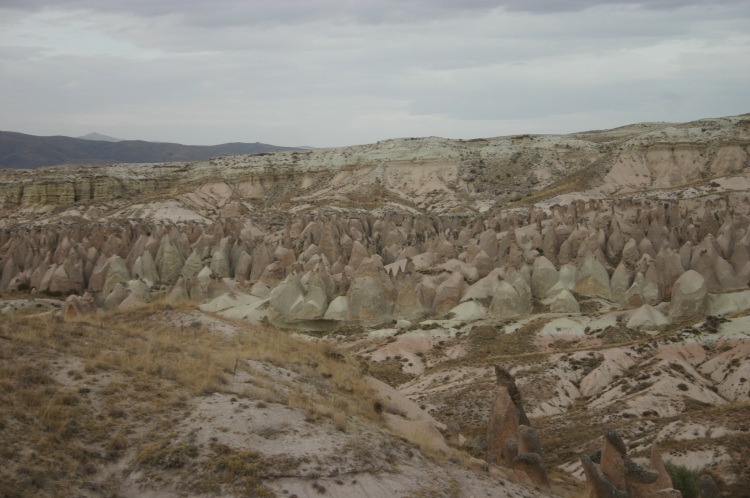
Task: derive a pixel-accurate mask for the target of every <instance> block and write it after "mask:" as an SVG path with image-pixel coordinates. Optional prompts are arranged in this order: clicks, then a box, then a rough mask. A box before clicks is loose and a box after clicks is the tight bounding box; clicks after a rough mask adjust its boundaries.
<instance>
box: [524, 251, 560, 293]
mask: <svg viewBox="0 0 750 498" xmlns="http://www.w3.org/2000/svg"><path fill="white" fill-rule="evenodd" d="M559 279H560V275H559V272H558V271H557V268H555V265H553V264H552V262H551V261H550V260H549V259H547V258H546V257H544V256H540V257H538V258H536V260H535V261H534V268H533V271H532V272H531V293H532V295H533V296H534V297H536V298H540V299H541V298H543V297H546V296H547V293H548V292H549V290H550V289H551V288H552V287H553V286H554V285H555V284H556V283H557V282H558V280H559Z"/></svg>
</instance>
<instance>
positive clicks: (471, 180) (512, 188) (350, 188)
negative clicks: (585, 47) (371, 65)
mask: <svg viewBox="0 0 750 498" xmlns="http://www.w3.org/2000/svg"><path fill="white" fill-rule="evenodd" d="M749 129H750V118H747V117H742V116H740V117H730V118H718V119H712V120H702V121H697V122H694V123H687V124H683V125H672V124H665V123H661V124H659V123H653V124H640V125H632V126H628V127H623V128H618V129H615V130H609V131H601V132H587V133H579V134H572V135H562V136H560V135H524V136H516V137H499V138H489V139H479V140H446V139H440V138H435V137H430V138H418V139H395V140H386V141H382V142H378V143H377V144H370V145H361V146H353V147H342V148H336V149H320V150H313V151H307V152H282V153H275V154H259V155H251V156H228V157H222V158H217V159H213V160H210V161H204V162H196V163H167V164H152V165H109V166H64V167H57V168H47V169H41V170H36V171H29V172H20V171H6V172H3V173H2V175H0V200H2V202H3V205H4V206H6V208H17V207H24V206H40V205H41V206H44V205H51V206H72V205H76V204H91V203H102V202H105V203H106V202H109V201H112V200H118V199H119V200H123V202H124V203H125V202H127V201H136V200H137V199H138V198H139V197H141V196H144V197H148V196H150V195H151V196H174V195H178V194H180V193H185V192H189V191H190V190H193V189H195V188H196V187H198V188H200V187H201V186H202V185H205V184H209V183H218V182H224V183H226V184H227V185H229V186H230V188H231V189H233V191H234V192H235V194H236V197H237V198H238V199H240V200H242V199H250V200H256V201H264V200H265V201H269V198H273V200H274V201H277V200H282V201H284V203H283V206H284V207H286V208H287V209H288V208H289V207H295V206H302V208H303V209H304V208H305V207H307V204H313V205H321V204H325V205H328V206H338V207H342V208H345V209H346V208H351V207H356V206H357V205H358V204H368V202H369V203H372V201H376V202H379V203H380V204H383V203H385V202H386V201H388V202H395V203H397V204H401V205H402V206H401V208H402V209H405V208H415V209H417V210H419V211H423V212H430V213H434V214H444V213H448V212H458V211H461V212H472V211H477V210H478V211H480V212H484V211H486V210H488V209H489V208H491V207H500V206H503V205H504V204H506V203H508V202H512V201H520V200H522V199H524V198H527V197H529V196H535V197H550V196H552V195H559V194H563V193H568V192H577V193H581V192H584V191H592V192H594V193H596V194H597V195H602V194H604V195H612V194H619V195H622V194H627V193H632V192H636V191H640V190H644V189H653V188H674V187H679V186H681V185H685V184H688V183H691V182H696V181H701V180H705V179H711V178H714V177H722V176H726V175H735V174H741V173H742V172H743V171H744V169H745V168H747V167H748V166H749V165H750V159H749V157H750V156H749V152H750V132H748V130H749ZM366 186H377V188H379V189H380V192H379V193H380V198H379V199H378V198H376V199H373V198H371V197H370V196H368V195H366V194H367V188H365V187H366ZM363 192H364V194H363ZM264 204H265V205H264V206H263V207H264V208H269V209H274V208H276V207H279V204H278V202H265V203H264ZM368 207H371V206H368Z"/></svg>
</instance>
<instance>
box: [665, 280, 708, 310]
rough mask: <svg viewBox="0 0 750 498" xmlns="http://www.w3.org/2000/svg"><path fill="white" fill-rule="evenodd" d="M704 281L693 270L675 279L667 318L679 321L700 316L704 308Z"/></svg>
mask: <svg viewBox="0 0 750 498" xmlns="http://www.w3.org/2000/svg"><path fill="white" fill-rule="evenodd" d="M707 293H708V292H707V289H706V281H705V280H704V278H703V276H702V275H701V274H700V273H698V272H697V271H695V270H688V271H686V272H685V273H683V274H682V276H680V278H678V279H677V281H676V282H675V283H674V286H673V288H672V302H671V304H670V306H669V318H670V319H671V320H672V321H680V320H684V319H687V318H690V317H693V316H695V315H701V314H703V313H704V312H705V308H706V295H707Z"/></svg>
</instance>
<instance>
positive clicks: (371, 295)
mask: <svg viewBox="0 0 750 498" xmlns="http://www.w3.org/2000/svg"><path fill="white" fill-rule="evenodd" d="M749 154H750V118H748V117H747V116H737V117H728V118H718V119H706V120H701V121H697V122H693V123H686V124H666V123H647V124H639V125H631V126H627V127H623V128H618V129H615V130H608V131H594V132H585V133H577V134H572V135H565V136H533V135H531V136H516V137H500V138H491V139H480V140H470V141H459V140H445V139H439V138H423V139H398V140H388V141H383V142H379V143H377V144H371V145H363V146H356V147H346V148H339V149H327V150H326V149H324V150H314V151H309V152H293V153H287V152H283V153H275V154H269V155H256V156H230V157H224V158H218V159H215V160H212V161H208V162H202V163H190V164H181V163H170V164H158V165H111V166H106V167H94V166H70V167H61V168H54V169H46V170H37V171H33V172H17V171H13V172H4V173H2V177H1V178H0V181H1V183H0V198H2V199H3V213H4V217H3V219H2V225H0V226H2V229H1V230H0V258H1V259H0V262H1V264H2V273H1V274H0V291H2V292H6V293H11V294H7V296H8V298H13V297H20V299H18V300H12V299H9V300H6V301H4V302H3V303H4V304H3V310H4V311H3V312H4V313H9V314H16V315H18V314H21V315H23V314H26V313H32V312H33V311H34V310H35V309H37V308H36V307H37V306H39V307H42V308H43V307H45V306H53V307H54V306H55V303H57V305H58V306H59V307H60V311H59V314H60V316H61V317H62V319H64V320H66V322H65V323H66V326H67V324H68V323H89V325H88V326H91V325H90V323H92V322H91V321H92V320H93V321H94V322H95V321H96V320H97V319H98V318H97V317H99V316H101V315H100V314H99V313H102V311H97V310H103V309H104V310H111V311H109V312H108V313H120V314H125V315H126V314H127V313H141V311H138V310H142V309H144V308H143V307H144V306H149V303H153V302H156V303H158V306H165V305H169V306H180V307H181V306H187V307H188V308H189V309H196V310H197V311H195V312H196V313H200V314H201V316H204V314H209V315H210V316H212V317H213V318H212V320H238V321H239V322H237V323H242V324H245V325H243V326H245V327H250V328H251V330H255V328H262V329H263V330H267V328H276V329H279V330H284V331H286V332H279V333H280V334H281V333H283V334H287V333H288V332H289V331H292V330H295V331H297V332H298V333H300V334H302V336H301V337H309V336H310V334H312V335H313V336H315V338H316V339H315V341H320V342H321V343H322V344H325V345H326V346H325V347H326V348H330V350H328V351H335V353H331V356H332V357H334V358H339V357H340V358H345V359H346V361H347V362H354V363H356V364H358V365H359V367H358V368H359V370H358V371H359V372H364V373H365V374H366V376H367V377H369V378H375V379H380V380H381V381H383V382H385V384H381V383H376V382H375V381H374V380H373V381H371V382H373V383H374V384H373V385H375V386H379V388H380V389H381V390H388V389H391V390H390V391H387V392H388V393H389V394H386V395H383V394H382V393H381V398H382V396H386V397H388V396H390V398H389V399H396V398H398V399H399V400H400V402H403V403H411V404H410V405H409V406H410V408H409V409H405V408H398V409H394V410H393V411H394V412H395V413H396V414H401V415H403V414H411V416H410V417H409V416H407V417H406V418H407V419H408V420H410V421H411V422H414V423H416V422H419V424H421V425H420V427H422V429H423V430H424V431H427V433H428V434H430V436H429V437H428V438H427V439H429V440H430V441H432V442H431V443H430V444H429V445H428V446H429V447H430V448H431V451H433V452H435V451H436V452H437V453H436V454H443V455H451V453H450V452H452V451H457V452H459V453H457V454H460V455H463V456H460V457H459V456H455V455H454V456H453V457H450V456H446V457H445V458H448V459H449V461H450V459H451V458H453V459H455V460H456V461H457V462H459V463H460V462H464V466H463V467H461V466H459V467H457V468H456V469H455V472H457V473H458V474H455V473H454V474H450V475H451V476H453V477H452V478H453V479H455V480H456V481H455V482H464V481H462V479H464V478H465V477H466V476H471V475H474V476H475V478H476V479H477V482H478V483H481V482H484V481H482V479H484V478H485V477H486V476H484V477H477V476H480V475H482V474H481V472H480V474H476V470H474V469H475V467H476V466H477V462H476V461H475V460H473V458H478V459H484V458H485V457H486V456H487V444H488V442H487V438H486V433H487V432H486V431H487V424H488V416H489V411H490V407H491V405H492V403H493V396H494V393H495V391H496V386H495V382H494V380H495V378H494V374H493V372H494V367H495V366H496V365H498V364H500V365H502V366H503V367H504V368H507V369H508V370H509V371H510V372H512V374H513V375H514V376H515V378H516V380H517V383H518V388H519V389H520V392H521V394H522V397H523V400H524V401H523V402H524V405H525V410H526V413H528V417H529V419H530V423H531V425H532V426H533V427H534V428H535V430H536V433H537V434H538V436H539V438H540V440H541V443H542V445H543V446H544V451H543V453H544V462H545V465H546V467H547V470H548V471H549V473H550V475H551V476H552V484H553V486H552V488H550V489H548V490H547V492H551V493H556V494H562V495H566V494H570V493H573V494H575V493H576V492H577V491H576V489H577V488H576V486H578V485H577V484H576V482H577V481H576V479H581V481H580V482H581V483H582V482H583V481H582V480H583V477H584V476H583V474H584V467H585V465H588V464H586V463H585V462H586V460H585V459H584V460H582V459H581V458H580V456H581V454H591V453H593V452H594V451H595V450H596V449H597V448H598V447H601V445H602V434H603V432H604V430H605V429H608V428H609V429H613V428H614V429H617V431H618V432H619V434H620V435H621V436H622V438H623V439H624V441H625V443H626V444H627V445H628V446H629V448H628V454H629V455H630V456H631V457H633V458H634V459H635V460H636V461H638V462H639V463H645V462H646V461H647V460H648V457H649V454H650V451H651V449H650V448H651V445H652V444H654V443H658V447H659V448H660V449H661V454H662V455H663V458H664V459H665V460H668V461H671V462H673V463H676V464H682V465H686V466H687V467H689V468H691V469H693V470H695V471H696V472H700V473H703V474H708V475H711V476H713V478H714V479H715V480H716V482H718V486H719V490H720V492H721V493H723V495H725V496H741V493H742V492H743V491H742V490H744V489H746V488H747V485H748V484H750V475H748V474H747V469H746V468H745V466H744V463H743V462H746V461H748V459H750V441H749V440H748V425H747V421H746V419H747V410H748V406H749V405H748V402H750V384H748V379H750V359H748V352H750V349H749V348H750V337H748V333H747V327H746V325H747V323H748V316H750V291H748V290H747V289H748V282H750V231H749V227H750V198H749V195H750V192H748V187H750V169H748V167H750V159H748V157H749ZM67 296H70V297H67ZM50 299H51V300H50ZM55 299H60V301H55ZM63 300H64V302H63ZM37 311H38V310H37ZM105 316H110V315H105ZM117 316H123V315H117ZM222 323H223V322H222ZM233 323H234V322H233ZM233 326H235V325H233ZM66 330H67V329H66ZM205 332H206V331H204V330H203V329H201V333H200V334H198V333H196V334H198V335H199V336H200V335H201V334H203V333H205ZM5 335H6V336H8V337H9V338H10V339H12V340H13V341H15V340H16V339H17V337H16V336H14V335H13V333H11V331H8V332H6V333H5ZM10 339H6V340H10ZM307 340H310V339H307ZM316 343H317V342H316ZM14 344H15V342H14ZM14 347H15V346H14ZM212 347H214V346H212ZM59 348H60V345H59V344H56V345H54V347H53V350H55V351H58V350H59ZM35 354H39V353H35ZM5 360H6V361H7V362H9V364H13V361H12V358H11V356H6V357H5ZM226 368H229V367H226ZM226 368H225V370H226ZM274 368H288V367H287V366H285V365H284V364H283V362H282V364H275V367H274ZM313 368H317V367H313ZM297 373H298V374H299V372H297ZM324 373H330V372H324ZM290 375H292V374H290ZM358 375H360V374H358ZM309 382H312V381H311V380H310V379H309V378H305V379H304V380H301V381H300V383H301V384H306V383H309ZM313 384H315V383H314V382H313ZM389 386H390V387H389ZM393 388H395V390H393ZM324 391H325V390H324ZM226 392H227V394H226V395H227V396H230V395H234V396H235V397H236V394H237V393H236V392H235V391H233V390H231V389H229V390H228V391H226ZM326 392H329V391H326ZM348 396H354V397H353V398H351V397H350V398H348V401H347V403H348V404H350V405H351V404H356V403H357V402H356V401H355V398H357V396H359V395H358V394H356V395H355V394H352V393H351V392H350V393H349V394H348ZM238 399H239V398H238ZM363 399H369V398H363ZM194 403H198V404H200V403H202V401H200V400H198V401H194ZM365 405H366V406H368V407H371V406H372V405H373V402H372V401H371V400H369V401H366V402H365ZM191 406H192V411H191V412H190V415H188V414H187V413H186V417H188V418H189V417H195V416H197V415H196V413H203V412H201V410H208V411H211V410H214V412H215V413H214V412H211V413H212V414H213V415H212V416H215V417H219V418H221V417H224V416H225V414H226V413H228V412H229V410H230V408H229V406H230V405H221V406H219V407H216V406H215V407H203V408H199V407H198V405H194V406H193V405H191ZM201 406H202V405H201ZM404 406H405V405H404ZM381 407H382V405H381ZM274 409H275V410H276V409H277V408H276V407H274ZM368 409H369V408H368ZM278 410H281V411H283V409H282V408H278ZM412 410H413V411H412ZM206 413H208V412H206ZM233 413H234V412H233ZM237 413H239V412H237ZM279 413H280V412H279ZM370 415H371V414H370ZM370 415H367V416H370ZM391 415H394V413H390V414H386V415H384V416H382V417H383V419H381V418H379V417H375V420H374V421H371V422H368V423H370V424H371V425H372V427H384V429H383V430H387V431H390V432H388V433H389V434H399V435H400V436H401V437H404V438H406V439H407V440H410V441H412V443H413V442H414V440H415V438H414V437H413V434H412V433H411V432H410V431H411V430H412V429H405V428H404V427H410V426H408V424H407V425H406V426H405V425H404V424H405V423H406V422H403V421H397V420H392V419H390V418H389V417H390V416H391ZM206 416H207V417H208V415H206ZM363 416H364V415H363ZM238 417H239V415H238ZM209 418H210V417H209ZM365 418H367V417H365ZM206 420H208V419H206ZM243 420H244V419H243ZM295 420H296V419H295ZM298 422H299V421H293V422H290V425H289V426H288V427H289V431H291V432H293V431H295V430H297V431H298V430H301V429H300V428H299V424H298ZM333 422H334V423H335V420H334V421H333ZM226 423H227V424H229V423H230V422H228V421H227V422H226ZM232 423H233V422H232ZM299 423H301V422H299ZM378 424H380V425H378ZM5 427H6V428H7V427H8V425H7V424H6V426H5ZM227 427H229V426H227ZM368 427H369V426H368ZM3 430H5V429H3ZM368 430H370V429H368ZM371 430H373V431H374V430H375V429H374V428H373V429H371ZM441 430H442V431H443V432H442V434H441V432H440V431H441ZM457 431H458V432H460V434H458V435H457ZM451 434H453V435H451ZM216 437H217V438H219V439H221V437H219V436H216ZM321 437H323V436H321ZM325 437H331V438H334V439H335V437H334V436H333V435H331V434H329V435H328V436H325ZM336 437H339V438H341V437H343V436H336ZM373 437H374V436H373ZM378 437H380V436H378ZM383 437H385V436H383ZM344 439H345V438H344ZM444 439H445V441H444ZM377 441H379V439H377V437H376V438H375V439H373V444H375V445H376V446H377V445H379V444H380V443H377ZM417 442H418V441H417ZM448 442H451V444H452V445H453V446H450V445H449V444H448ZM203 443H204V445H203V446H200V448H203V449H200V452H205V451H208V450H207V449H206V448H210V447H211V446H210V443H209V442H206V441H203ZM376 443H377V444H376ZM19 444H20V445H21V446H23V444H21V443H19ZM24 444H28V441H27V442H26V443H24ZM253 444H255V443H253ZM284 444H285V443H284V439H283V437H281V439H279V441H278V442H275V443H269V446H268V448H273V447H276V446H279V447H285V446H284ZM352 444H354V443H352ZM389 444H390V443H389ZM436 445H437V446H436ZM261 446H262V445H261ZM381 446H382V445H381ZM605 446H606V445H605ZM367 447H368V448H370V446H367ZM436 448H437V449H436ZM371 450H372V451H375V450H373V449H372V448H371ZM196 451H198V450H196ZM242 451H244V450H242ZM269 451H270V450H269ZM320 451H322V450H320ZM403 451H404V452H405V453H404V454H408V452H409V451H411V450H409V449H408V448H406V447H404V450H403ZM200 452H199V454H200V455H203V453H200ZM399 455H400V456H398V457H393V458H396V460H397V461H401V460H399V459H400V458H402V457H403V455H401V454H399ZM409 458H411V457H409ZM388 459H389V457H387V456H386V457H384V460H388ZM136 461H137V460H136ZM404 461H406V460H404ZM132 463H133V461H131V462H130V464H129V465H132ZM329 464H330V462H328V463H326V465H329ZM341 465H343V463H342V464H341ZM425 465H427V467H425V469H428V468H429V469H431V470H429V472H437V473H438V474H440V473H441V472H443V470H439V469H441V467H440V465H442V464H440V465H438V464H436V463H435V462H434V461H430V462H428V463H426V464H425ZM299 468H300V467H299V465H298V466H297V467H295V469H297V470H295V471H294V473H293V476H294V478H295V479H300V481H299V483H302V484H300V486H302V487H301V488H299V489H300V490H298V491H295V492H297V493H298V495H299V496H304V495H305V494H304V493H307V492H308V491H310V489H313V488H309V486H310V485H311V482H312V480H311V479H312V474H309V473H305V472H302V471H300V470H299ZM326 468H329V467H326ZM597 468H598V467H597ZM129 469H130V470H131V472H135V470H133V469H135V467H129ZM491 470H492V471H493V472H507V471H501V470H499V468H498V467H496V466H492V467H491ZM424 471H425V472H427V470H424ZM351 472H353V473H357V474H358V475H360V477H358V478H357V481H358V482H362V481H361V479H363V477H361V476H363V475H368V476H370V477H367V478H366V479H371V478H372V479H375V477H373V476H381V477H382V475H384V474H383V473H384V472H385V473H387V469H385V467H382V468H381V467H377V468H369V467H367V468H364V467H363V468H359V469H358V470H351ZM401 472H404V471H403V469H401ZM410 472H411V471H410ZM415 472H416V471H415ZM420 472H421V471H420ZM590 472H591V471H589V473H590ZM406 474H407V475H411V474H409V473H408V472H406ZM459 474H460V475H459ZM129 475H130V474H129ZM522 475H523V472H522V471H521V470H519V468H517V469H516V471H515V472H511V473H510V474H508V473H506V474H503V475H502V478H507V477H511V478H512V479H514V480H516V481H519V482H524V479H523V478H522V477H519V476H522ZM461 476H464V477H461ZM280 477H282V476H279V475H276V474H273V473H265V474H262V475H261V476H260V481H259V483H260V484H259V485H263V486H266V485H267V486H268V487H269V489H271V488H273V486H275V484H274V485H271V484H263V483H264V482H267V483H274V482H280V481H278V479H279V478H280ZM160 478H162V479H163V475H162V476H161V477H160ZM500 478H501V477H497V476H496V477H495V479H500ZM144 479H145V480H143V481H142V482H141V484H143V485H146V486H150V487H151V488H150V489H154V488H158V482H159V481H154V480H151V481H149V480H148V479H147V478H146V477H144ZM263 479H265V480H266V481H264V480H263ZM124 482H125V481H120V484H119V485H124V484H123V483H124ZM175 482H177V481H175ZM295 482H298V481H295ZM436 482H437V481H436ZM439 482H440V483H441V484H440V486H445V485H446V482H447V481H439ZM503 482H504V483H505V481H503ZM379 485H380V484H379ZM379 485H378V486H379ZM478 485H479V484H478ZM508 485H510V483H508ZM581 485H582V484H581ZM304 486H308V487H307V488H305V487H304ZM321 486H323V487H324V488H326V489H327V490H328V492H332V490H331V487H330V482H326V483H325V484H321ZM616 487H617V486H616ZM273 489H276V490H277V491H278V490H279V489H281V488H279V487H278V486H277V487H275V488H273ZM284 489H287V488H284ZM289 489H291V488H289ZM294 489H295V490H296V489H297V488H294ZM305 489H307V491H305ZM343 489H348V488H342V490H343ZM376 489H380V488H377V487H376ZM388 489H390V488H388ZM388 489H386V488H382V490H381V491H380V495H382V496H389V494H388V493H389V492H395V491H393V490H390V491H388ZM399 489H402V488H399ZM403 489H404V490H405V489H407V488H403ZM425 489H427V488H425ZM435 489H443V488H439V487H438V488H435ZM456 489H457V490H456V491H455V493H454V494H458V495H461V493H462V491H461V490H462V489H463V494H464V495H466V496H468V495H469V493H468V492H467V491H466V490H465V489H464V487H463V485H458V488H456ZM483 489H484V488H483ZM519 489H520V488H519ZM523 489H525V490H526V491H523V492H528V493H533V491H531V488H523ZM214 491H215V490H214ZM214 491H212V492H214ZM423 491H424V490H423ZM506 491H507V490H506ZM310 492H312V491H310ZM342 492H344V491H342ZM404 492H406V491H404ZM424 492H426V493H428V492H427V491H424ZM503 492H504V491H503ZM503 492H499V494H498V496H504V495H503V494H502V493H503ZM519 492H520V491H519ZM623 492H626V491H623ZM738 493H739V494H738ZM373 495H378V493H377V492H373ZM428 495H429V493H428ZM448 495H451V493H448ZM342 496H343V495H342ZM630 496H635V495H633V494H632V493H631V494H630Z"/></svg>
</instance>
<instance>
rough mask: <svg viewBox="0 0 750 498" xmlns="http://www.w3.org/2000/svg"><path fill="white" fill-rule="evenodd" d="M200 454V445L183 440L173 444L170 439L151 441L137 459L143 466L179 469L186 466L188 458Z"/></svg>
mask: <svg viewBox="0 0 750 498" xmlns="http://www.w3.org/2000/svg"><path fill="white" fill-rule="evenodd" d="M196 456H198V447H197V446H195V445H194V444H192V443H189V442H186V441H181V442H179V443H175V444H171V442H169V441H161V442H157V443H151V444H148V445H146V446H144V448H143V449H142V450H141V451H140V452H139V453H138V457H137V458H136V461H137V462H138V463H139V464H140V465H143V466H148V467H157V468H161V469H178V468H181V467H184V466H185V465H186V464H187V462H188V460H190V459H192V458H195V457H196Z"/></svg>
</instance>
